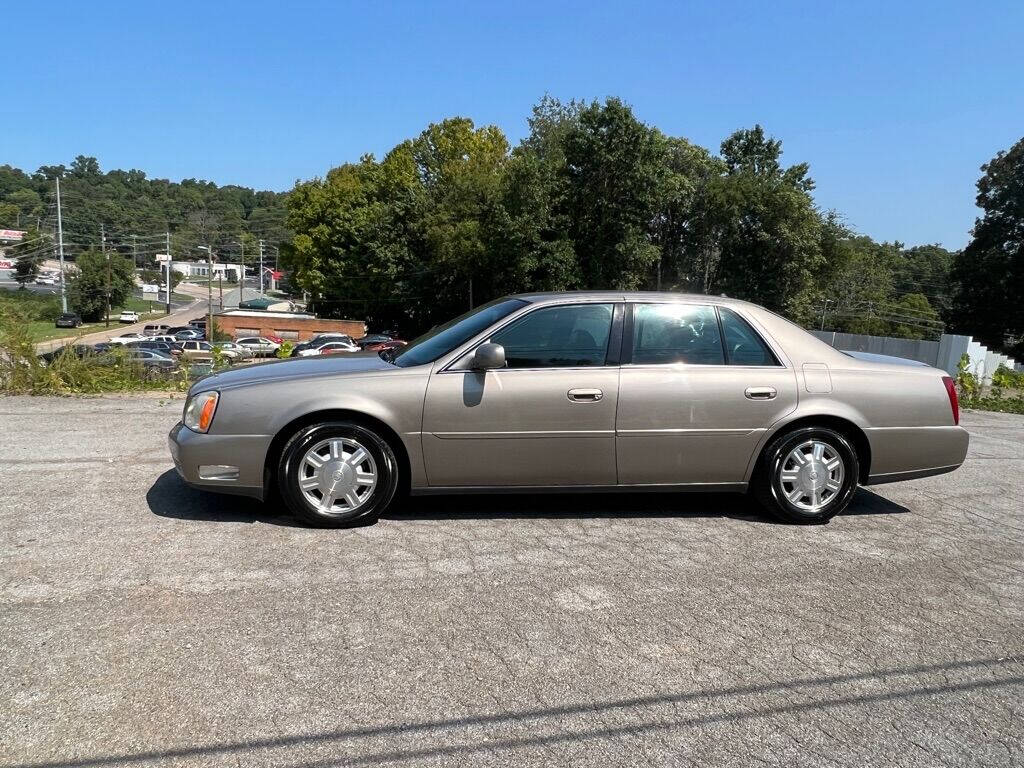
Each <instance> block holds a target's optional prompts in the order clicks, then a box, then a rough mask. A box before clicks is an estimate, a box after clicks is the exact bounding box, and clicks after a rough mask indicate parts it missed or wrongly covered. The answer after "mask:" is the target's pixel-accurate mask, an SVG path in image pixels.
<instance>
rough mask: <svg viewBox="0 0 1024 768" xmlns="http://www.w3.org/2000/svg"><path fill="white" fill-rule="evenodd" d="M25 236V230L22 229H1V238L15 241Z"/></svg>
mask: <svg viewBox="0 0 1024 768" xmlns="http://www.w3.org/2000/svg"><path fill="white" fill-rule="evenodd" d="M24 236H25V231H24V230H22V229H0V240H8V241H12V240H13V241H15V242H17V241H18V240H21V238H23V237H24Z"/></svg>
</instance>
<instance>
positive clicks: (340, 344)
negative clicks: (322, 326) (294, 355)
mask: <svg viewBox="0 0 1024 768" xmlns="http://www.w3.org/2000/svg"><path fill="white" fill-rule="evenodd" d="M339 352H344V353H348V354H351V353H352V352H359V347H357V346H356V345H355V344H347V343H346V342H344V341H329V342H327V343H326V344H321V345H320V346H319V347H311V348H310V349H304V350H302V351H301V352H299V354H298V357H310V356H312V355H335V354H338V353H339Z"/></svg>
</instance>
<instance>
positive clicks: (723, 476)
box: [169, 292, 968, 526]
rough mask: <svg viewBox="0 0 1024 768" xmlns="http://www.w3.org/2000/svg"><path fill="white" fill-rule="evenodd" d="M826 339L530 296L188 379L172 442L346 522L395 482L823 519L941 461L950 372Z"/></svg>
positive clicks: (255, 491) (743, 321)
mask: <svg viewBox="0 0 1024 768" xmlns="http://www.w3.org/2000/svg"><path fill="white" fill-rule="evenodd" d="M908 362H909V361H896V360H894V359H881V358H871V357H870V356H867V359H865V358H863V357H858V356H856V355H854V354H847V353H844V352H840V351H837V350H835V349H833V348H832V347H830V346H828V345H827V344H825V343H823V342H821V341H819V340H818V339H817V338H815V337H814V336H812V335H811V334H809V333H807V332H806V331H804V330H803V329H801V328H799V327H798V326H796V325H794V324H792V323H790V322H789V321H787V320H785V319H783V318H781V317H779V316H778V315H776V314H774V313H772V312H770V311H768V310H766V309H764V308H762V307H759V306H756V305H753V304H749V303H746V302H742V301H737V300H732V299H725V298H712V297H708V296H691V295H681V294H672V293H623V292H586V293H550V294H547V293H539V294H529V295H520V296H509V297H505V298H501V299H498V300H496V301H492V302H490V303H489V304H485V305H483V306H481V307H478V308H477V309H474V310H472V311H471V312H468V313H467V314H465V315H462V316H461V317H457V318H455V319H454V320H452V321H450V322H448V323H445V324H444V325H441V326H438V327H436V328H433V329H432V330H431V331H429V332H428V333H426V334H425V335H423V336H421V337H420V338H418V339H416V340H415V341H413V342H412V343H410V344H409V345H408V346H406V347H403V348H400V349H391V350H385V351H382V352H379V353H360V354H353V355H326V356H322V357H321V356H318V357H312V358H294V359H290V360H281V361H279V362H273V363H267V364H264V365H256V366H250V367H246V368H239V369H232V370H227V371H224V372H221V373H217V374H214V375H212V376H208V377H206V378H204V379H201V380H199V381H197V382H196V383H195V384H194V385H193V386H192V388H191V389H190V390H189V393H188V399H187V401H186V404H185V409H184V414H183V417H182V420H181V422H180V423H179V424H177V425H176V426H175V427H174V429H173V430H172V431H171V433H170V436H169V444H170V450H171V455H172V458H173V460H174V464H175V466H176V468H177V471H178V472H179V473H180V474H181V476H182V477H183V478H184V480H185V481H186V482H187V483H189V484H190V485H192V486H195V487H196V488H201V489H203V490H207V491H219V492H225V493H236V494H244V495H248V496H252V497H255V498H257V499H266V498H268V496H269V495H270V494H272V493H273V494H276V495H279V496H280V498H281V499H283V501H284V503H285V504H286V505H287V506H288V508H289V509H290V510H291V511H292V512H293V513H294V514H295V515H296V516H298V517H299V518H301V519H302V520H305V521H306V522H308V523H310V524H313V525H318V526H344V525H349V524H352V523H354V522H356V521H359V522H365V521H366V520H367V519H373V518H376V517H377V516H379V515H381V514H383V513H384V512H385V511H386V510H387V509H388V508H389V507H390V506H391V505H392V504H393V503H394V501H395V499H396V498H397V497H398V496H399V495H400V494H405V493H412V494H427V493H456V492H500V491H505V492H507V491H532V492H546V491H554V490H560V491H564V490H573V491H585V490H615V489H618V490H629V491H642V490H651V489H654V490H709V491H740V492H743V491H749V492H751V493H752V494H753V495H754V496H755V497H756V498H757V499H758V500H759V501H760V503H761V504H762V505H763V506H764V507H765V508H766V509H767V510H768V511H769V512H770V513H772V514H774V515H775V516H777V517H779V518H781V519H782V520H785V521H788V522H793V523H821V522H824V521H827V520H829V519H830V518H832V517H833V516H835V515H837V514H839V513H840V512H842V511H843V510H844V509H845V508H846V507H847V505H849V504H850V502H851V500H852V499H853V496H854V493H855V491H856V489H857V486H858V485H871V484H876V483H887V482H892V481H896V480H907V479H911V478H919V477H925V476H928V475H936V474H940V473H942V472H950V471H952V470H954V469H956V468H957V467H958V466H960V464H961V463H962V462H963V460H964V457H965V455H966V453H967V443H968V436H967V432H966V431H965V430H964V429H963V428H961V427H960V426H958V424H959V412H958V404H957V397H956V390H955V388H954V386H953V381H952V380H951V379H950V378H949V377H948V376H946V375H945V373H944V372H943V371H939V370H936V369H934V368H931V367H928V366H925V365H914V364H906V363H908Z"/></svg>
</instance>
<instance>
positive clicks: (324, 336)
mask: <svg viewBox="0 0 1024 768" xmlns="http://www.w3.org/2000/svg"><path fill="white" fill-rule="evenodd" d="M313 341H347V342H350V343H354V342H353V341H352V337H351V336H349V335H348V334H347V333H334V332H333V331H328V332H327V333H318V334H317V335H316V336H314V337H313V338H312V339H310V340H309V341H307V342H303V343H304V344H308V343H310V342H313Z"/></svg>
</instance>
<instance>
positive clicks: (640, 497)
mask: <svg viewBox="0 0 1024 768" xmlns="http://www.w3.org/2000/svg"><path fill="white" fill-rule="evenodd" d="M146 503H147V504H148V505H149V509H150V511H152V513H153V514H154V515H157V516H159V517H169V518H176V519H178V520H193V521H198V522H220V523H267V524H270V525H282V526H290V527H303V525H304V524H303V523H301V522H299V521H297V520H296V519H295V518H293V517H292V516H291V514H290V513H288V512H287V511H286V510H285V509H284V508H283V507H282V506H281V504H280V502H276V501H272V502H267V503H264V502H260V501H257V500H256V499H250V498H246V497H242V496H229V495H224V494H217V493H208V492H206V491H200V490H197V489H195V488H192V487H190V486H188V485H186V484H185V483H184V481H183V480H182V479H181V478H180V477H179V476H178V473H177V472H175V471H174V470H168V471H167V472H164V473H163V474H162V475H160V477H158V478H157V480H156V482H155V483H153V485H152V487H151V488H150V489H149V491H148V492H147V493H146ZM909 511H910V510H908V509H907V508H906V507H904V506H902V505H900V504H896V503H895V502H892V501H889V499H886V498H885V497H884V496H879V495H878V494H877V493H873V492H872V491H870V490H868V489H866V488H861V489H859V490H858V491H857V495H856V496H855V497H854V499H853V502H852V503H851V504H850V506H849V507H848V508H847V510H846V511H845V512H844V513H843V514H844V515H846V516H851V515H890V514H900V513H903V512H909ZM629 517H636V518H671V517H678V518H692V517H723V518H730V519H737V520H745V521H749V522H756V523H765V524H769V525H774V524H777V521H776V520H774V519H773V518H771V517H770V516H768V515H767V514H766V513H765V512H764V511H763V510H762V509H761V508H760V507H759V506H758V505H757V503H756V502H754V501H753V500H752V499H750V498H749V497H748V496H746V495H743V494H738V493H665V492H657V493H651V492H637V493H625V492H616V493H551V494H534V493H530V494H520V493H510V494H487V495H485V494H469V495H451V496H413V497H410V498H407V499H404V500H402V501H401V502H400V503H399V505H398V507H397V508H396V509H393V510H392V511H390V512H388V513H387V514H385V515H383V516H382V519H383V520H391V521H396V522H401V521H408V520H502V519H509V520H511V519H545V520H556V519H566V518H569V519H573V518H576V519H591V518H593V519H597V518H629Z"/></svg>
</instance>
